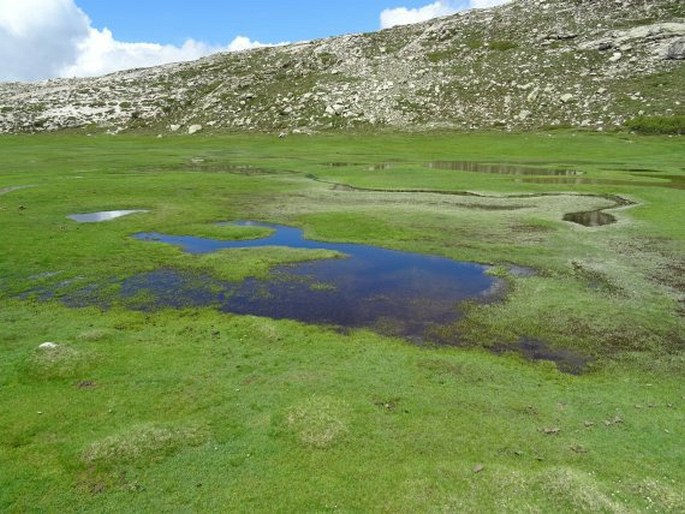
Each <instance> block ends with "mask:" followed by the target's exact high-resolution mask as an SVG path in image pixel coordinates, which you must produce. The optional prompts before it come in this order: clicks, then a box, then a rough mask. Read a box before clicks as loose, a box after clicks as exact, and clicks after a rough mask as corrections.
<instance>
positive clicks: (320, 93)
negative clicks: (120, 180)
mask: <svg viewBox="0 0 685 514" xmlns="http://www.w3.org/2000/svg"><path fill="white" fill-rule="evenodd" d="M684 61H685V2H682V0H650V1H645V0H514V1H512V2H511V3H508V4H505V5H502V6H499V7H495V8H491V9H482V10H472V11H465V12H462V13H459V14H456V15H454V16H449V17H445V18H439V19H435V20H431V21H429V22H425V23H421V24H417V25H411V26H404V27H397V28H393V29H388V30H383V31H380V32H375V33H370V34H354V35H345V36H340V37H334V38H330V39H325V40H319V41H312V42H306V43H298V44H292V45H287V46H281V47H272V48H262V49H256V50H250V51H245V52H240V53H226V54H216V55H213V56H210V57H207V58H204V59H201V60H199V61H194V62H189V63H181V64H172V65H166V66H160V67H155V68H149V69H138V70H130V71H125V72H119V73H115V74H111V75H107V76H104V77H97V78H86V79H57V80H49V81H44V82H39V83H0V132H4V133H15V132H39V131H52V130H60V129H67V128H81V127H87V128H89V129H101V130H107V131H110V132H119V131H122V130H133V129H146V130H155V131H159V132H186V133H196V132H200V131H210V130H212V131H231V130H241V131H247V130H259V131H279V132H283V133H287V132H291V131H292V132H298V131H300V132H308V131H312V130H325V129H336V128H355V127H372V126H374V127H392V128H399V129H431V128H456V129H483V128H491V127H501V128H504V129H509V130H516V129H533V128H542V127H553V126H574V127H588V128H593V129H597V130H602V129H605V128H610V127H614V126H620V125H622V124H623V123H624V122H625V121H626V120H627V119H630V118H634V117H636V116H639V115H643V114H644V115H659V116H668V115H672V114H685V108H684V107H683V105H682V103H681V102H682V101H685V99H681V98H682V96H683V91H685V66H683V63H684Z"/></svg>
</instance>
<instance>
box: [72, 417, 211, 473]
mask: <svg viewBox="0 0 685 514" xmlns="http://www.w3.org/2000/svg"><path fill="white" fill-rule="evenodd" d="M206 438H207V436H206V434H205V432H204V431H203V430H201V429H200V428H198V427H169V426H161V425H156V424H152V423H146V424H142V425H137V426H133V427H131V428H129V429H128V430H126V431H124V432H121V433H119V434H116V435H111V436H108V437H105V438H104V439H100V440H98V441H95V442H93V443H91V444H90V445H89V446H88V447H87V448H86V449H85V450H84V452H83V454H82V460H83V462H85V463H87V464H95V465H98V466H101V467H105V468H106V467H112V466H115V465H118V464H122V463H133V462H140V461H145V460H148V459H151V458H152V459H156V458H162V457H164V456H166V455H169V454H171V453H174V452H175V451H177V450H179V449H181V448H183V447H189V446H198V445H200V444H201V443H202V442H203V441H205V440H206Z"/></svg>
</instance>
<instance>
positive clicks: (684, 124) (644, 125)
mask: <svg viewBox="0 0 685 514" xmlns="http://www.w3.org/2000/svg"><path fill="white" fill-rule="evenodd" d="M626 127H628V128H629V129H631V130H634V131H635V132H639V133H642V134H679V135H683V134H685V116H640V117H638V118H635V119H632V120H629V121H627V122H626Z"/></svg>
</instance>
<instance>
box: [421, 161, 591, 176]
mask: <svg viewBox="0 0 685 514" xmlns="http://www.w3.org/2000/svg"><path fill="white" fill-rule="evenodd" d="M426 166H427V167H428V168H431V169H438V170H454V171H470V172H475V173H492V174H497V175H554V176H569V175H580V174H581V172H579V171H577V170H574V169H563V168H544V167H540V168H537V167H534V166H520V165H513V164H486V163H482V162H473V161H433V162H429V163H428V164H427V165H426Z"/></svg>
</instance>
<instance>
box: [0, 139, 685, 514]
mask: <svg viewBox="0 0 685 514" xmlns="http://www.w3.org/2000/svg"><path fill="white" fill-rule="evenodd" d="M683 157H685V151H684V149H683V145H682V141H681V140H680V138H678V137H673V138H667V137H640V136H634V135H629V134H620V133H619V134H613V135H606V134H605V135H602V134H590V133H577V132H566V131H555V132H553V133H538V134H509V135H504V134H495V133H493V134H488V133H480V134H472V135H462V134H452V133H444V134H443V133H436V134H423V135H406V134H381V135H373V134H365V133H360V134H337V135H333V134H327V135H320V136H315V137H305V136H302V137H289V138H287V139H285V140H277V139H276V138H274V137H268V136H263V135H256V136H243V135H234V136H214V137H208V136H200V137H197V136H196V137H186V136H178V137H171V138H165V139H161V140H160V139H155V138H153V137H149V136H146V135H137V136H136V135H128V136H117V137H105V136H94V137H86V136H84V135H68V134H55V135H44V136H5V137H3V138H2V139H0V170H1V171H0V193H1V194H0V223H1V226H2V232H3V238H2V246H1V248H2V251H1V255H2V259H0V352H1V353H0V388H1V391H2V400H0V407H1V408H0V433H2V434H3V437H2V438H0V510H2V511H3V512H25V511H88V512H122V511H132V512H147V511H154V512H159V511H198V512H205V511H208V512H215V511H236V512H255V511H257V512H273V511H277V512H322V511H334V510H339V511H342V512H381V511H389V512H417V511H418V512H424V511H430V512H433V511H459V512H462V511H464V512H483V511H487V512H499V511H514V512H518V511H549V512H552V511H554V512H560V511H561V512H578V511H583V512H585V511H588V512H626V511H628V512H643V511H656V512H682V511H683V510H684V509H685V497H684V496H685V495H684V493H683V489H682V485H681V484H683V483H685V470H684V469H683V466H682V462H683V461H684V460H685V453H684V450H683V445H682V440H683V437H684V436H685V433H684V430H683V423H682V420H683V408H684V404H683V396H682V379H681V377H682V373H683V371H684V364H685V362H684V359H683V345H684V343H685V341H684V340H683V336H682V334H684V333H685V326H684V325H685V324H684V322H683V317H682V309H683V307H682V306H683V303H682V302H683V292H684V289H685V284H683V279H682V276H683V269H685V251H684V250H685V228H684V226H683V224H682V219H683V216H684V215H685V212H683V211H684V210H685V204H684V203H683V202H682V194H683V193H682V189H677V188H672V187H666V186H667V185H668V184H669V183H671V182H672V181H673V180H674V179H673V177H676V178H678V177H680V178H681V179H682V177H683V175H685V170H684V169H683V167H682V166H683V164H682V163H683V162H684V159H683ZM449 160H455V161H456V160H459V161H471V160H472V161H479V162H483V163H507V164H521V165H526V166H531V165H533V166H540V167H552V168H572V169H575V170H577V171H578V173H579V175H576V177H578V178H582V179H585V180H586V181H585V183H563V184H553V183H530V182H526V181H524V180H523V179H527V178H530V177H528V176H517V175H496V174H479V173H476V172H465V171H457V170H446V169H438V168H431V167H429V166H427V164H428V163H429V162H432V161H449ZM198 163H202V164H201V165H198ZM330 163H342V164H341V165H336V166H330ZM345 163H349V164H347V165H345ZM383 164H386V165H383ZM388 164H389V165H388ZM254 170H262V172H254ZM264 170H266V171H264ZM630 170H641V171H630ZM645 170H651V171H645ZM311 177H316V178H317V180H313V179H312V178H311ZM666 177H670V178H666ZM533 178H534V177H533ZM538 178H545V177H542V176H541V177H538ZM334 183H338V184H345V185H349V186H354V187H357V188H367V189H368V191H359V190H357V191H355V190H345V188H333V187H332V184H334ZM676 183H677V181H676ZM23 186H30V187H23ZM393 190H422V191H425V192H423V193H411V192H392V191H393ZM440 192H443V193H464V192H471V193H477V194H478V195H479V196H473V195H471V196H468V195H463V194H440ZM612 194H616V195H621V196H624V197H626V198H630V199H631V200H632V201H634V202H636V205H634V206H631V207H629V208H622V209H618V210H614V211H613V213H614V215H615V216H616V217H617V218H618V223H616V224H614V225H610V226H606V227H596V228H587V227H581V226H576V225H573V224H570V223H567V222H564V221H562V219H561V218H562V216H563V214H564V213H566V212H574V211H578V210H583V209H595V208H601V207H607V206H610V205H611V202H610V201H608V200H607V199H606V197H605V195H612ZM126 208H131V209H135V208H138V209H150V212H149V213H146V214H137V215H133V216H130V217H125V218H120V219H118V220H114V221H111V222H107V223H102V224H81V225H79V224H76V223H74V222H71V221H70V220H68V219H66V216H67V215H68V214H72V213H81V212H90V211H99V210H111V209H126ZM236 219H254V220H258V221H267V222H274V223H286V224H291V225H297V226H300V227H302V228H304V230H305V233H306V235H307V236H308V237H310V238H317V239H322V240H330V241H350V242H362V243H367V244H375V245H381V246H385V247H389V248H397V249H402V250H409V251H419V252H424V253H431V254H437V255H442V256H446V257H450V258H454V259H461V260H468V261H475V262H482V263H490V264H493V265H495V266H496V269H495V270H494V273H496V274H498V275H499V276H502V277H504V279H505V281H506V283H507V291H506V296H505V297H504V298H502V299H501V300H499V301H497V302H494V303H490V304H485V305H483V304H468V305H463V306H462V307H461V309H462V311H463V313H464V317H463V318H462V319H461V320H460V321H459V322H458V323H457V324H456V325H455V326H453V327H448V329H447V331H448V332H449V334H448V335H449V336H450V338H452V340H453V341H454V343H455V346H449V347H435V348H433V347H418V346H414V345H412V344H410V343H409V342H407V341H404V340H398V339H393V338H390V337H386V336H383V335H380V334H376V333H373V332H371V331H367V330H352V331H350V332H349V333H340V332H339V331H336V330H334V329H332V328H329V327H318V326H312V325H306V324H302V323H298V322H294V321H288V320H280V321H276V320H271V319H267V318H259V317H253V316H236V315H231V314H223V313H219V312H216V311H214V310H212V309H209V308H207V309H187V310H178V311H176V310H164V311H159V312H133V311H129V310H126V309H124V308H122V307H115V308H113V309H110V310H106V311H101V310H99V309H96V308H94V307H89V308H83V309H68V308H66V307H64V306H63V305H61V303H60V302H59V301H58V300H53V301H40V300H38V298H36V297H35V295H34V296H33V297H28V298H26V299H19V298H17V294H18V293H20V292H21V291H25V290H27V289H40V288H42V287H48V288H49V287H53V286H55V285H57V284H60V283H63V282H66V281H70V282H69V283H71V284H73V287H83V286H85V285H88V284H89V283H93V282H102V281H108V280H120V279H122V278H125V277H129V276H131V275H134V274H136V273H140V272H145V271H153V270H156V269H159V268H172V269H178V270H183V271H186V272H188V271H190V272H193V271H194V272H197V273H199V274H201V275H205V274H209V275H212V276H214V277H218V278H223V279H227V280H239V279H241V278H243V277H246V276H265V275H266V274H268V273H269V270H270V269H271V268H272V267H273V266H274V265H276V264H280V263H284V262H295V261H302V260H309V259H318V258H332V257H336V255H335V254H332V253H330V252H322V251H305V250H293V249H284V248H254V249H249V250H246V249H242V250H224V251H221V252H217V253H215V254H209V255H204V256H193V255H187V254H184V253H182V252H181V251H180V250H179V249H176V248H174V247H170V246H167V245H163V244H150V243H145V242H142V241H137V240H134V239H132V238H131V237H130V235H131V234H133V233H136V232H142V231H155V232H164V233H172V234H179V235H200V236H205V237H216V238H222V239H241V238H252V237H261V236H263V235H265V230H264V229H260V228H255V227H235V226H217V225H215V222H217V221H230V220H236ZM511 264H517V265H521V266H529V267H532V268H534V269H535V270H536V271H537V275H536V276H533V277H517V276H513V275H512V274H510V273H509V272H507V269H508V267H509V266H510V265H511ZM113 292H114V290H113ZM521 337H531V338H535V339H539V340H542V341H545V342H546V343H547V344H548V345H550V346H551V347H554V348H565V349H570V350H573V351H577V352H581V353H583V354H587V355H590V356H592V357H594V361H593V363H592V365H591V367H590V369H589V371H588V373H586V374H584V375H580V376H572V375H566V374H562V373H560V372H559V371H558V370H557V369H556V367H555V366H554V365H553V364H552V363H550V362H544V361H543V362H527V361H524V360H523V359H521V358H520V357H517V356H516V355H514V354H505V355H495V354H493V353H491V352H490V351H489V348H490V347H492V346H493V345H497V344H500V343H511V342H515V341H517V340H518V339H519V338H521ZM46 341H53V342H56V343H58V346H57V347H56V348H52V349H39V348H38V346H39V345H40V344H41V343H43V342H46Z"/></svg>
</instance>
